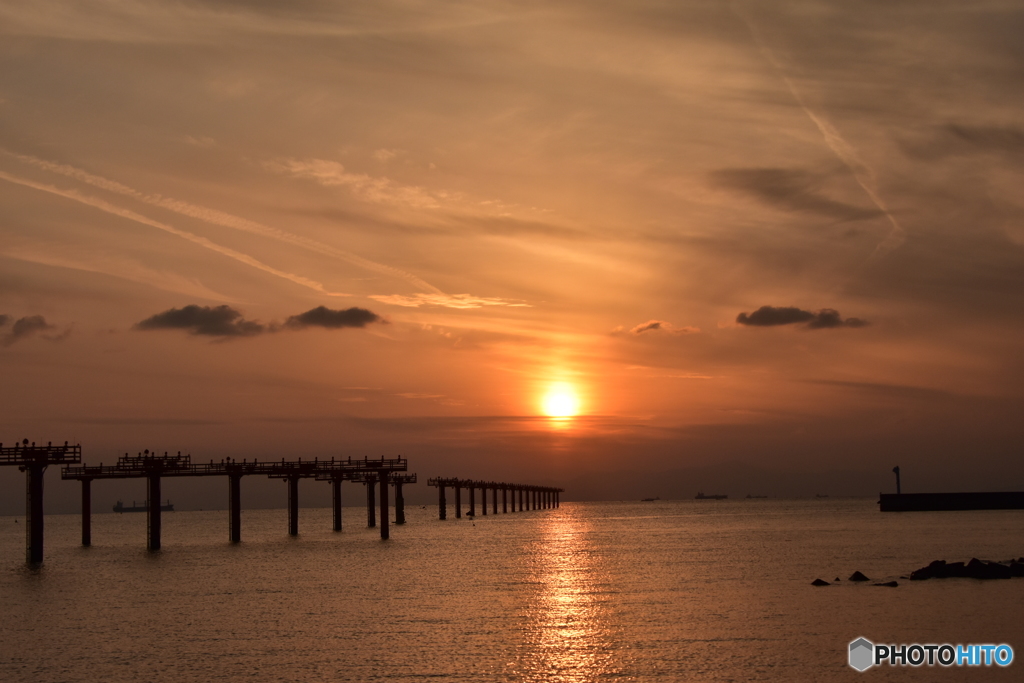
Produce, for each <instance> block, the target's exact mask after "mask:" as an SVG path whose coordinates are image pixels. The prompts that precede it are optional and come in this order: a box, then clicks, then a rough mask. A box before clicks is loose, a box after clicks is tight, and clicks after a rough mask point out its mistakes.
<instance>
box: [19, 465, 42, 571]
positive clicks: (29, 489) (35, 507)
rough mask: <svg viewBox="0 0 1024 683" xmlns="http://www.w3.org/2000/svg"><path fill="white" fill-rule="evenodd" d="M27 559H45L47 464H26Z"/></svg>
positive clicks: (31, 561) (32, 561)
mask: <svg viewBox="0 0 1024 683" xmlns="http://www.w3.org/2000/svg"><path fill="white" fill-rule="evenodd" d="M21 469H24V470H25V479H26V484H25V487H26V488H25V560H26V561H27V562H28V563H29V564H38V563H40V562H42V561H43V474H44V473H45V472H46V465H25V466H24V467H23V468H21Z"/></svg>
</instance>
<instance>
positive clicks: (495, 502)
mask: <svg viewBox="0 0 1024 683" xmlns="http://www.w3.org/2000/svg"><path fill="white" fill-rule="evenodd" d="M491 493H492V494H493V495H494V501H493V503H494V505H493V507H492V508H491V512H493V513H494V514H498V487H497V486H495V487H494V489H492V490H491Z"/></svg>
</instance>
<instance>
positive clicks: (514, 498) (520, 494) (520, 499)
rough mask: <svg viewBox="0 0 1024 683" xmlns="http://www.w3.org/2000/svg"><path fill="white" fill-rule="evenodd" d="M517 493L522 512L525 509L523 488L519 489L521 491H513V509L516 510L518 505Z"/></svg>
mask: <svg viewBox="0 0 1024 683" xmlns="http://www.w3.org/2000/svg"><path fill="white" fill-rule="evenodd" d="M516 493H518V494H519V511H520V512H522V511H523V490H522V489H519V491H513V492H512V511H513V512H514V511H515V507H516Z"/></svg>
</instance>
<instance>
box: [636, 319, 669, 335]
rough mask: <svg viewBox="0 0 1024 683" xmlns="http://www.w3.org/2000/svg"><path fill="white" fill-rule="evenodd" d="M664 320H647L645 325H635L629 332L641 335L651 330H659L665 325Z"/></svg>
mask: <svg viewBox="0 0 1024 683" xmlns="http://www.w3.org/2000/svg"><path fill="white" fill-rule="evenodd" d="M667 324H668V323H666V322H665V321H664V320H648V321H647V322H645V323H642V324H640V325H637V326H636V327H634V328H633V329H631V330H630V332H632V333H633V334H643V333H644V332H650V331H651V330H660V329H662V328H663V327H664V326H665V325H667Z"/></svg>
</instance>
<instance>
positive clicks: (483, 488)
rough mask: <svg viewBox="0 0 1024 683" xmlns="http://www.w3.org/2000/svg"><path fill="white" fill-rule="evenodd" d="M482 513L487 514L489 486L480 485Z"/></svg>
mask: <svg viewBox="0 0 1024 683" xmlns="http://www.w3.org/2000/svg"><path fill="white" fill-rule="evenodd" d="M480 514H482V515H484V516H485V517H486V516H487V487H486V486H481V487H480Z"/></svg>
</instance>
